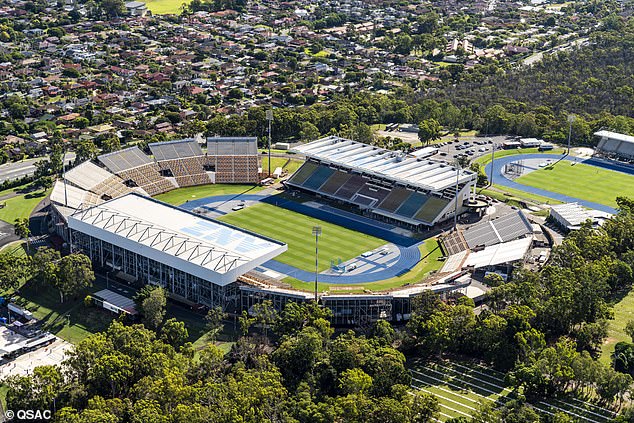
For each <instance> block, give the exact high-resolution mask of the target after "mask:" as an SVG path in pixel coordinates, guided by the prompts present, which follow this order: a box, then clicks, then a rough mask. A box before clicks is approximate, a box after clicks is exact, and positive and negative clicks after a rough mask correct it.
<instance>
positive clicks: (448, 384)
mask: <svg viewBox="0 0 634 423" xmlns="http://www.w3.org/2000/svg"><path fill="white" fill-rule="evenodd" d="M416 373H418V374H420V375H422V376H424V377H428V378H430V379H433V380H435V381H438V382H440V383H442V384H443V385H447V386H453V387H455V388H456V389H465V388H463V387H462V386H458V385H456V384H455V383H452V382H449V381H446V380H442V379H438V378H435V377H434V376H431V375H426V374H424V373H421V372H416ZM441 374H442V373H441ZM414 380H418V379H416V378H414ZM421 382H423V383H424V381H421ZM463 382H464V383H465V384H467V385H472V386H475V385H473V384H471V383H469V382H465V381H463ZM476 388H478V389H481V390H483V391H487V392H490V393H491V394H493V395H498V394H496V393H495V392H492V391H489V390H487V389H486V388H480V387H478V386H476ZM474 394H476V395H479V396H481V397H482V398H486V399H487V400H489V401H493V402H496V400H494V399H492V398H489V397H485V396H484V395H482V394H479V393H477V392H474Z"/></svg>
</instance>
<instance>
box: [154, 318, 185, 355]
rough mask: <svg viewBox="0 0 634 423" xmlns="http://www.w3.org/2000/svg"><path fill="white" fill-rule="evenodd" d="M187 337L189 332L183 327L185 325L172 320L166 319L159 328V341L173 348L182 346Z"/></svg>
mask: <svg viewBox="0 0 634 423" xmlns="http://www.w3.org/2000/svg"><path fill="white" fill-rule="evenodd" d="M188 337H189V332H188V331H187V328H186V327H185V323H183V322H179V321H178V320H176V319H174V318H172V319H167V321H166V322H165V324H163V327H162V328H161V340H162V341H163V342H166V343H168V344H170V345H171V346H173V347H174V348H176V347H180V346H181V345H183V344H184V343H185V341H187V338H188Z"/></svg>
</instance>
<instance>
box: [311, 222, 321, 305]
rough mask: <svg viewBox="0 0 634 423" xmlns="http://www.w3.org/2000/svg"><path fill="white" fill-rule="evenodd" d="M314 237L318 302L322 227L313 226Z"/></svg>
mask: <svg viewBox="0 0 634 423" xmlns="http://www.w3.org/2000/svg"><path fill="white" fill-rule="evenodd" d="M313 235H315V302H317V275H318V274H319V236H320V235H321V226H313Z"/></svg>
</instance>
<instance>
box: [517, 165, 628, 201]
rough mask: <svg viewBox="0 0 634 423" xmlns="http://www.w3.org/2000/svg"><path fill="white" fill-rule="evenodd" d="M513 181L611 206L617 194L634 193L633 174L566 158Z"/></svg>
mask: <svg viewBox="0 0 634 423" xmlns="http://www.w3.org/2000/svg"><path fill="white" fill-rule="evenodd" d="M515 182H517V183H520V184H524V185H529V186H532V187H537V188H542V189H545V190H548V191H552V192H557V193H560V194H565V195H569V196H571V197H575V198H579V199H582V200H586V201H592V202H595V203H599V204H605V205H606V206H612V207H614V206H616V201H615V199H616V197H617V196H619V195H623V196H627V197H634V177H633V176H631V175H626V174H625V173H620V172H614V171H611V170H607V169H601V168H598V167H595V166H589V165H584V164H576V165H574V166H572V165H571V163H570V162H568V161H561V162H559V163H557V164H556V165H554V166H549V167H545V168H543V169H539V170H536V171H533V172H531V173H529V174H527V175H524V176H521V177H519V178H517V179H516V180H515Z"/></svg>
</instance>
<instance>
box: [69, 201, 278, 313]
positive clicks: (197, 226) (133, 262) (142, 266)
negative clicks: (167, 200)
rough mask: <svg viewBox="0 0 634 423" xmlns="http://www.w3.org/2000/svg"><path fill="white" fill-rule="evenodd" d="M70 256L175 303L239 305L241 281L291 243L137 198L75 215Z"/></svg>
mask: <svg viewBox="0 0 634 423" xmlns="http://www.w3.org/2000/svg"><path fill="white" fill-rule="evenodd" d="M68 226H69V229H70V238H71V250H72V251H74V252H78V251H80V252H83V253H84V254H86V255H88V256H89V257H90V258H91V260H92V262H93V265H94V266H95V267H97V268H101V269H102V270H104V271H107V272H112V273H113V274H115V275H117V276H118V277H119V278H120V279H124V280H126V281H128V282H130V283H132V284H135V285H138V286H143V285H145V284H152V285H157V286H161V287H163V288H165V289H166V290H167V291H168V292H169V293H170V294H171V295H172V296H173V297H174V298H175V299H177V300H181V301H183V302H186V303H190V304H202V305H205V306H208V307H214V306H216V305H220V306H223V307H227V306H228V305H230V303H231V302H233V303H234V304H235V305H236V306H239V304H238V301H239V298H238V296H239V292H238V289H239V288H238V284H237V283H236V281H237V280H238V278H239V277H241V276H242V275H244V274H245V273H247V272H249V271H251V270H253V269H254V268H255V267H256V266H258V265H260V264H262V263H264V262H266V261H268V260H270V259H272V258H273V257H276V256H278V255H279V254H281V253H283V252H284V251H286V249H287V246H286V244H284V243H282V242H279V241H276V240H273V239H271V238H266V237H263V236H261V235H257V234H255V233H252V232H249V231H246V230H243V229H238V228H236V227H234V226H231V225H228V224H225V223H222V222H219V221H215V220H211V219H208V218H205V217H202V216H199V215H196V214H194V213H191V212H188V211H185V210H182V209H179V208H176V207H172V206H170V205H167V204H164V203H161V202H159V201H156V200H153V199H151V198H147V197H144V196H141V195H139V194H136V193H131V194H127V195H124V196H122V197H119V198H116V199H114V200H110V201H106V202H104V203H102V204H99V205H96V206H93V207H89V208H87V209H83V210H78V211H77V212H75V213H74V214H72V215H71V216H69V217H68Z"/></svg>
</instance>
